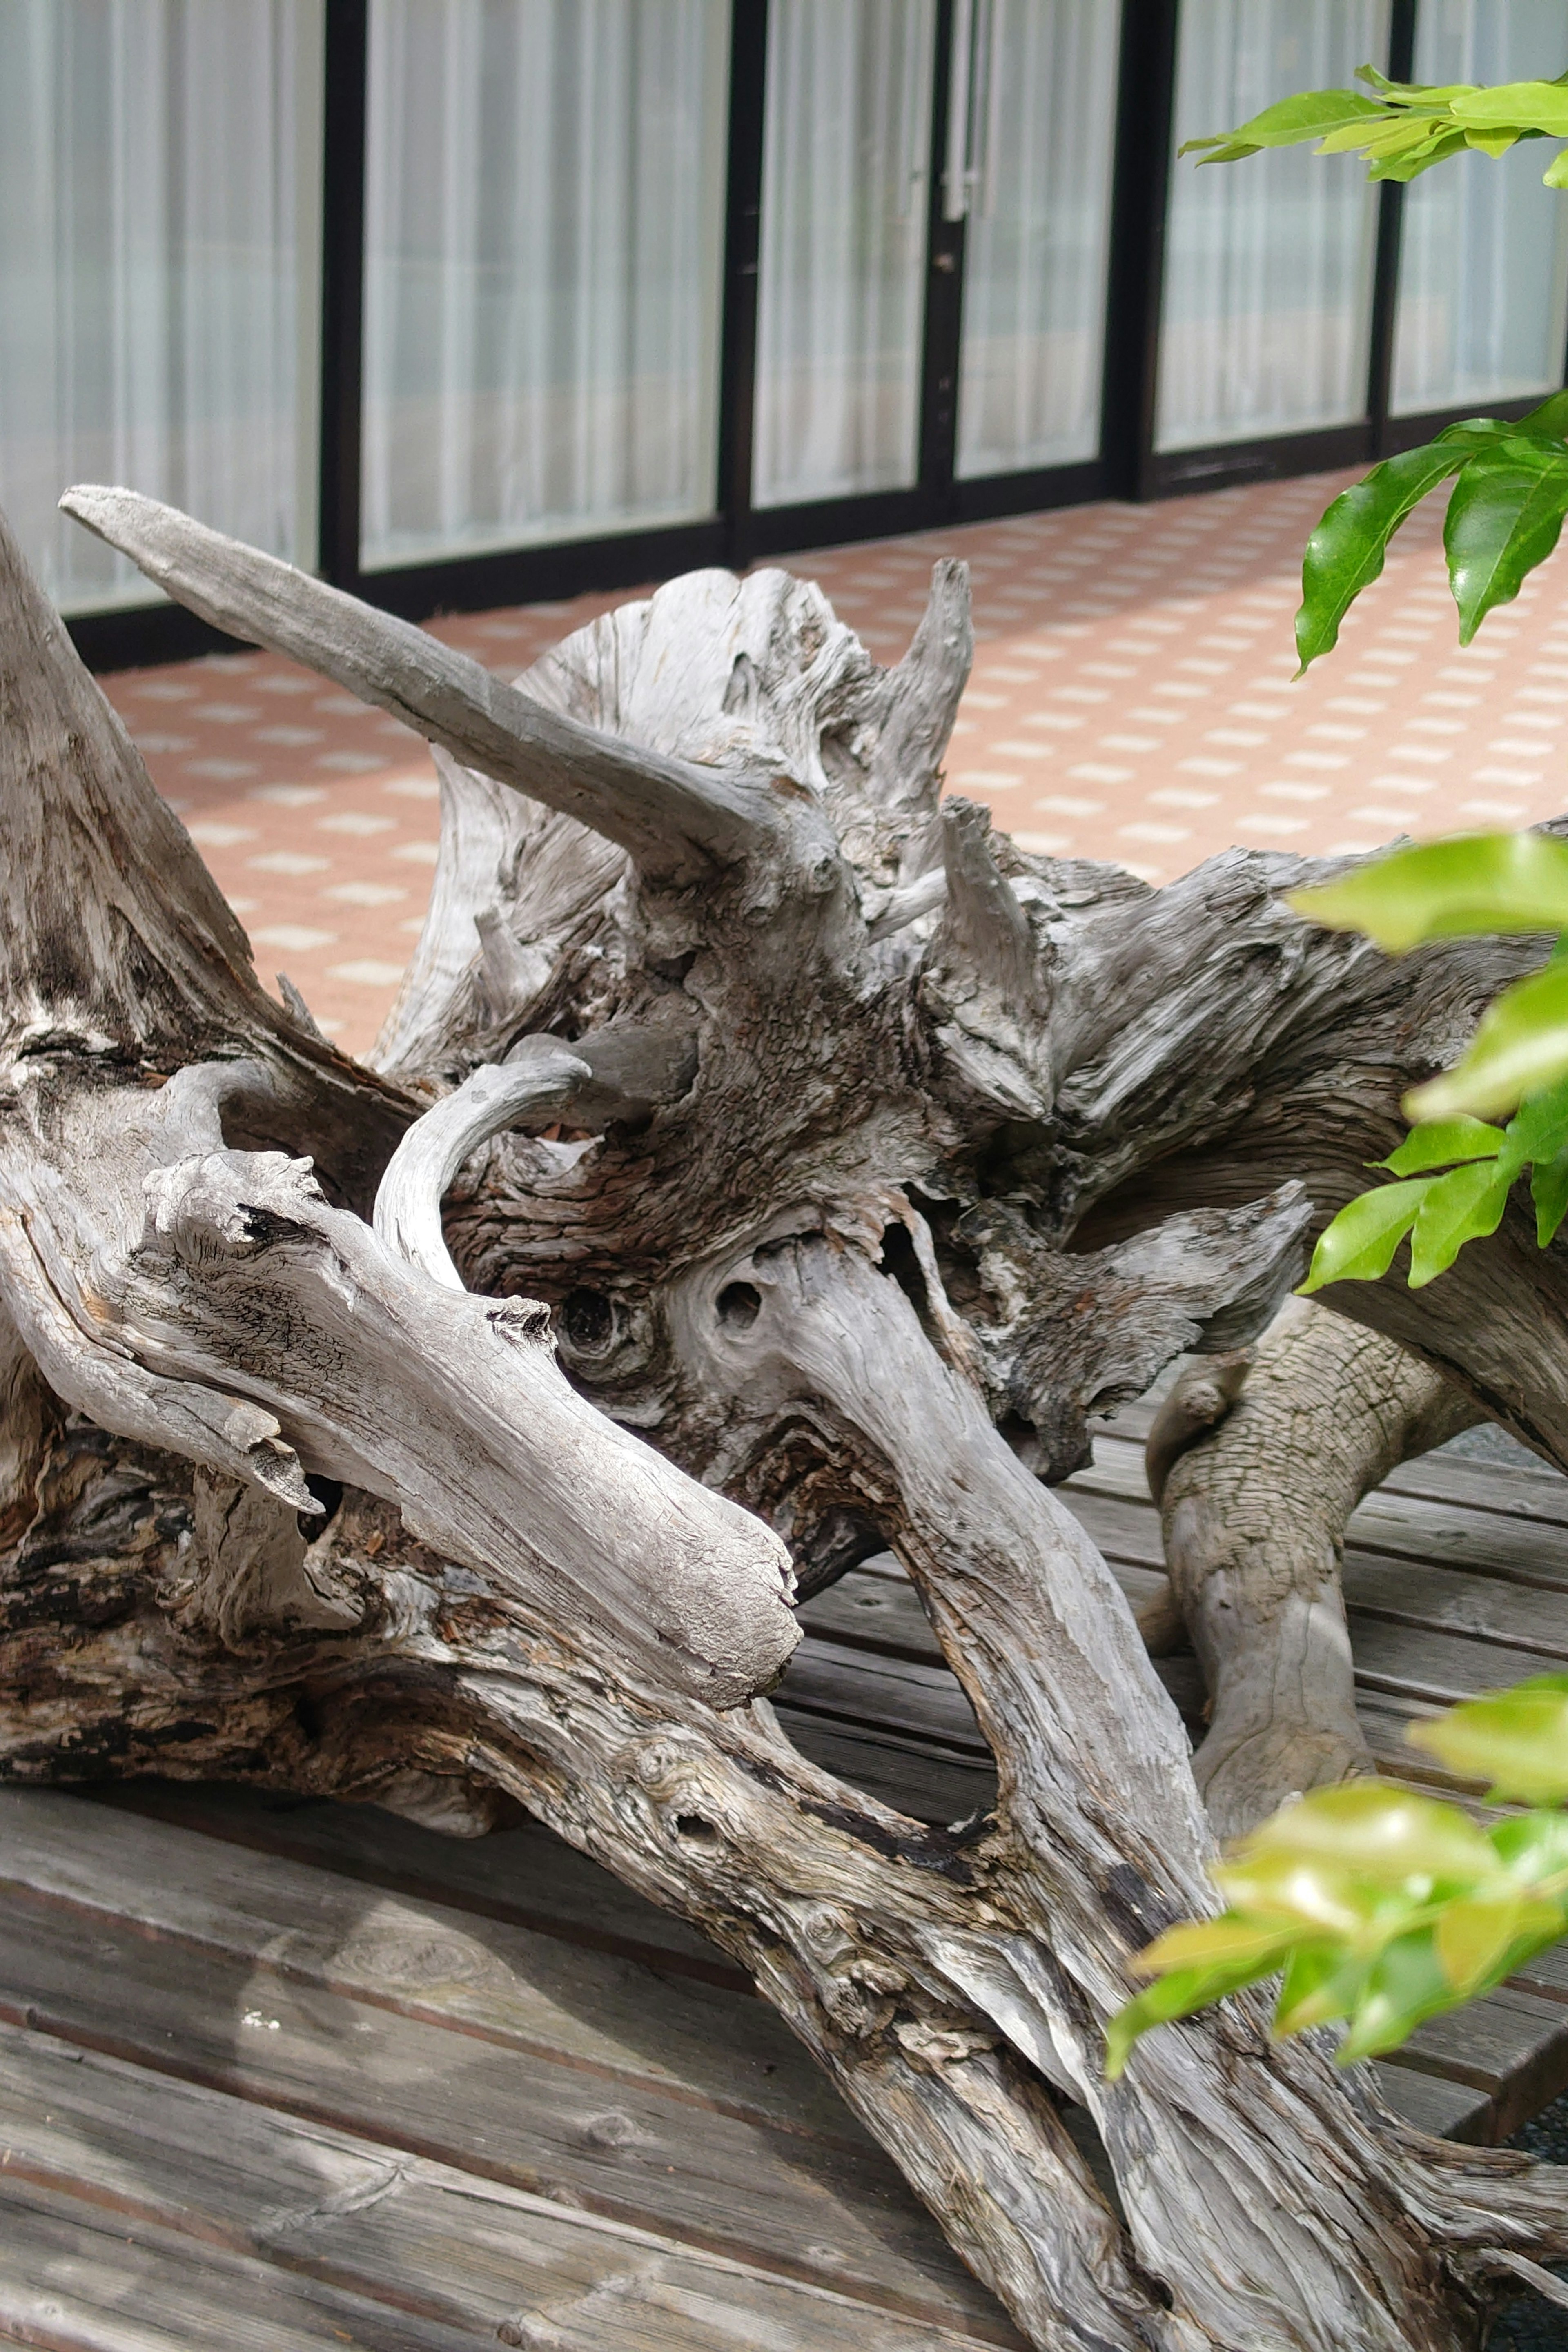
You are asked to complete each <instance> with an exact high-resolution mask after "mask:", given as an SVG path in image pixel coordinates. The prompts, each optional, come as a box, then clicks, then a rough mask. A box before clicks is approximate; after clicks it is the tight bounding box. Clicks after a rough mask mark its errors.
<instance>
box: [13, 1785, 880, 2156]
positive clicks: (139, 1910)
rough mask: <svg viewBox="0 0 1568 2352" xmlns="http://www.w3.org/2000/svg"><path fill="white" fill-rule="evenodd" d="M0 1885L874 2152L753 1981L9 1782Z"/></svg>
mask: <svg viewBox="0 0 1568 2352" xmlns="http://www.w3.org/2000/svg"><path fill="white" fill-rule="evenodd" d="M0 1893H5V1894H7V1895H11V1896H12V1897H13V1898H14V1899H16V1898H20V1899H26V1897H27V1896H28V1895H32V1896H35V1897H37V1896H41V1897H43V1898H45V1899H46V1900H47V1901H48V1902H49V1903H50V1904H51V1905H53V1906H56V1907H58V1908H60V1909H69V1910H73V1911H74V1912H75V1913H76V1915H77V1916H79V1918H80V1920H81V1922H82V1926H83V1930H84V1932H85V1933H88V1934H99V1933H112V1932H113V1927H114V1923H115V1922H123V1923H125V1924H127V1925H128V1926H131V1927H135V1928H137V1929H139V1930H140V1931H141V1932H142V1934H143V1935H144V1936H149V1937H158V1938H161V1939H172V1940H178V1941H179V1942H181V1943H183V1944H184V1945H185V1946H187V1947H188V1948H191V1949H193V1950H196V1951H214V1952H220V1953H223V1954H226V1956H228V1957H229V1958H236V1959H246V1960H251V1959H256V1958H261V1959H262V1960H263V1961H264V1964H265V1965H266V1966H267V1967H268V1968H269V1969H277V1970H279V1971H280V1972H281V1973H284V1974H286V1975H289V1976H292V1977H296V1978H298V1979H300V1981H302V1982H306V1983H311V1984H321V1985H323V1986H326V1987H328V1988H329V1989H331V1990H333V1991H336V1992H342V1993H346V1994H348V1995H350V1996H351V1997H352V1998H353V1999H355V2000H372V2001H376V2002H378V2003H380V2004H381V2005H382V2006H383V2007H384V2008H387V2009H390V2010H394V2011H397V2012H398V2013H399V2014H401V2015H405V2016H408V2017H415V2018H420V2019H423V2020H424V2021H425V2022H426V2023H427V2024H432V2025H441V2026H449V2027H453V2028H455V2029H457V2030H458V2031H460V2032H468V2033H470V2034H478V2035H481V2036H483V2037H485V2038H487V2039H489V2040H490V2041H493V2042H498V2043H500V2044H501V2045H502V2046H504V2047H513V2048H517V2049H521V2050H524V2051H529V2052H532V2053H536V2054H539V2055H541V2056H546V2057H553V2058H560V2059H564V2060H566V2061H567V2062H569V2063H571V2064H572V2065H574V2067H577V2068H579V2069H581V2070H584V2071H588V2072H592V2073H593V2074H597V2075H598V2076H599V2077H600V2078H601V2079H603V2080H604V2081H605V2082H616V2081H621V2080H624V2081H626V2082H627V2083H628V2084H636V2085H639V2086H645V2087H647V2088H650V2089H653V2090H656V2091H664V2092H668V2093H671V2094H672V2095H675V2096H676V2097H678V2098H679V2099H681V2100H684V2101H686V2102H689V2103H690V2104H692V2105H702V2106H710V2107H712V2108H713V2109H714V2110H715V2111H716V2112H718V2113H721V2114H725V2115H729V2116H735V2117H738V2118H740V2119H741V2120H742V2121H745V2122H749V2123H756V2124H761V2125H763V2126H768V2127H771V2128H773V2129H777V2130H784V2131H792V2132H805V2133H807V2134H816V2135H817V2136H819V2137H826V2138H828V2139H832V2140H834V2141H835V2142H836V2143H837V2145H838V2146H840V2147H847V2148H853V2149H857V2150H862V2151H868V2150H869V2149H870V2148H871V2147H872V2146H873V2143H872V2141H871V2139H870V2137H869V2136H868V2134H867V2133H866V2132H865V2131H863V2130H862V2128H861V2127H860V2126H859V2125H858V2124H856V2123H855V2122H854V2121H853V2119H852V2118H851V2117H850V2116H848V2114H847V2110H846V2108H845V2106H844V2104H843V2102H842V2100H841V2099H840V2098H839V2097H838V2096H837V2093H836V2092H835V2091H834V2090H833V2088H832V2086H831V2084H829V2083H828V2082H827V2081H826V2078H825V2077H824V2075H823V2074H822V2073H821V2070H820V2069H819V2068H818V2067H816V2066H815V2065H814V2064H813V2063H811V2061H810V2059H809V2058H808V2057H807V2056H806V2054H805V2051H804V2050H803V2049H802V2047H801V2045H800V2043H799V2042H798V2041H797V2040H796V2039H795V2035H794V2034H793V2033H791V2032H790V2030H789V2028H788V2026H787V2025H785V2023H784V2020H783V2018H781V2017H779V2016H778V2015H777V2014H776V2013H775V2012H774V2011H772V2010H770V2009H768V2008H766V2007H765V2006H764V2005H763V2004H761V2003H759V2002H758V2001H757V2000H755V1999H754V1998H753V1996H752V1990H751V1987H750V1984H749V1983H747V1982H745V1980H744V1979H742V1985H743V1988H744V1989H743V1990H729V1989H727V1988H724V1989H721V1988H719V1987H717V1986H712V1985H705V1984H699V1983H696V1982H694V1981H693V1980H692V1979H689V1978H679V1977H671V1978H658V1977H650V1973H649V1970H648V1969H647V1968H646V1967H645V1966H643V1965H641V1964H640V1963H638V1962H637V1961H635V1960H628V1959H624V1958H621V1957H620V1956H619V1955H616V1954H607V1953H600V1952H595V1951H584V1949H582V1948H581V1947H579V1946H577V1945H575V1944H572V1943H568V1942H564V1941H563V1940H562V1939H561V1938H560V1937H551V1936H545V1935H542V1934H540V1933H538V1932H537V1931H536V1930H532V1929H530V1928H525V1927H515V1926H512V1925H510V1924H505V1923H501V1922H499V1921H489V1920H487V1921H483V1922H480V1921H479V1920H476V1919H475V1918H474V1917H472V1916H470V1915H468V1914H466V1913H465V1912H463V1911H461V1910H459V1909H457V1908H454V1907H450V1906H446V1905H442V1904H437V1903H433V1902H429V1901H423V1900H416V1899H414V1898H412V1897H409V1896H405V1895H397V1894H393V1893H385V1892H378V1893H376V1894H375V1895H373V1896H370V1897H369V1898H368V1899H367V1894H366V1889H365V1887H364V1886H363V1885H362V1884H360V1883H357V1882H356V1881H354V1880H353V1879H349V1878H344V1877H341V1876H339V1875H338V1874H336V1873H333V1872H329V1871H324V1870H321V1869H319V1868H313V1867H311V1866H310V1865H309V1864H303V1863H299V1862H293V1861H289V1860H287V1859H285V1858H283V1857H281V1856H278V1855H273V1854H257V1853H246V1852H244V1851H243V1850H241V1849H239V1848H236V1847H233V1846H227V1845H225V1844H222V1843H219V1842H218V1841H217V1840H216V1839H214V1838H210V1837H202V1836H198V1835H197V1834H196V1833H195V1832H193V1831H190V1830H187V1829H183V1828H176V1827H173V1826H171V1825H169V1824H167V1823H163V1822H151V1821H147V1820H144V1819H139V1818H137V1817H136V1816H134V1815H131V1814H126V1813H122V1812H119V1811H111V1810H110V1808H109V1807H108V1806H101V1805H90V1804H84V1803H83V1802H82V1801H81V1800H80V1799H79V1797H73V1796H71V1795H69V1794H68V1793H66V1792H64V1791H60V1790H43V1789H37V1790H16V1789H11V1790H0Z"/></svg>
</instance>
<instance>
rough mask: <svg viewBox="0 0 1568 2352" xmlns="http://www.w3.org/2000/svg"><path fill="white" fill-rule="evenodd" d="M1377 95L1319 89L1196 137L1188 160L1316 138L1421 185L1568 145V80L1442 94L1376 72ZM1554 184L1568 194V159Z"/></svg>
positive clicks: (1558, 165) (1322, 150) (1371, 167)
mask: <svg viewBox="0 0 1568 2352" xmlns="http://www.w3.org/2000/svg"><path fill="white" fill-rule="evenodd" d="M1356 79H1357V80H1358V81H1363V82H1365V83H1366V84H1367V85H1368V87H1369V88H1370V89H1373V91H1374V92H1375V93H1376V95H1375V96H1374V97H1371V98H1368V97H1365V96H1363V93H1362V92H1361V91H1360V90H1355V89H1311V90H1302V91H1300V92H1298V94H1297V95H1296V96H1295V97H1294V98H1286V99H1281V100H1280V101H1279V104H1278V105H1277V106H1267V107H1265V108H1264V110H1263V112H1262V113H1261V114H1256V115H1254V116H1253V118H1252V121H1250V122H1244V123H1243V124H1242V125H1241V128H1240V129H1239V130H1238V131H1226V132H1224V133H1222V134H1221V135H1220V136H1219V137H1217V138H1213V139H1189V140H1188V142H1187V143H1186V145H1185V146H1184V148H1183V149H1182V151H1181V152H1182V153H1183V154H1184V155H1190V154H1196V155H1198V156H1199V157H1200V158H1201V160H1202V161H1203V162H1204V163H1239V162H1240V160H1241V159H1242V157H1243V156H1246V155H1256V154H1257V153H1258V150H1259V149H1260V148H1263V147H1299V146H1300V145H1301V143H1302V142H1303V141H1305V140H1309V139H1315V140H1316V141H1317V142H1319V145H1318V152H1319V154H1320V155H1363V156H1364V157H1365V158H1366V164H1367V176H1368V178H1369V179H1373V180H1414V179H1415V177H1416V175H1417V173H1421V172H1427V171H1430V170H1431V168H1432V166H1433V164H1434V163H1443V162H1444V161H1445V160H1446V158H1447V157H1448V156H1450V155H1460V154H1463V153H1464V152H1465V151H1466V149H1467V148H1477V149H1479V151H1480V152H1481V153H1482V154H1486V155H1494V156H1495V155H1503V154H1506V153H1507V152H1508V150H1509V149H1510V147H1512V146H1515V145H1516V144H1517V143H1518V142H1519V141H1520V140H1521V139H1568V75H1564V76H1563V80H1561V81H1514V82H1501V83H1498V84H1495V85H1494V86H1493V87H1492V88H1490V89H1484V88H1478V87H1477V86H1476V85H1475V84H1474V83H1469V82H1453V83H1449V84H1447V86H1446V87H1443V88H1438V87H1437V86H1436V85H1435V84H1428V83H1422V82H1402V81H1390V80H1389V79H1388V78H1387V76H1386V75H1384V74H1381V73H1379V72H1378V70H1377V68H1376V67H1375V66H1363V67H1361V68H1360V69H1359V71H1358V72H1357V75H1356ZM1545 178H1546V184H1547V186H1548V187H1552V188H1561V187H1564V186H1568V156H1563V155H1558V156H1557V157H1555V158H1554V159H1553V161H1552V163H1551V164H1550V165H1549V166H1548V168H1547V171H1546V173H1545Z"/></svg>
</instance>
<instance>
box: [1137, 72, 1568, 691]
mask: <svg viewBox="0 0 1568 2352" xmlns="http://www.w3.org/2000/svg"><path fill="white" fill-rule="evenodd" d="M1358 79H1360V80H1362V81H1364V82H1366V83H1367V84H1368V85H1369V87H1370V89H1372V91H1373V93H1374V95H1373V96H1371V97H1368V96H1366V95H1364V94H1363V92H1361V91H1360V90H1353V89H1315V90H1304V91H1300V92H1299V93H1298V94H1297V95H1296V96H1295V97H1294V98H1287V99H1282V100H1280V101H1279V104H1278V105H1277V106H1269V107H1266V108H1265V109H1264V110H1263V112H1262V113H1261V114H1259V115H1255V116H1254V118H1253V120H1252V121H1250V122H1244V123H1243V124H1242V125H1241V128H1240V129H1239V130H1237V131H1227V132H1226V133H1224V134H1223V135H1221V136H1219V137H1215V138H1212V139H1191V140H1189V141H1188V142H1187V144H1186V145H1185V146H1184V148H1183V150H1182V152H1183V154H1184V155H1185V154H1191V153H1196V154H1197V155H1198V157H1199V159H1200V161H1201V162H1202V163H1237V162H1239V161H1240V160H1241V158H1242V157H1244V156H1247V155H1256V154H1257V153H1258V151H1259V150H1260V149H1262V148H1266V147H1294V146H1299V145H1300V144H1301V143H1302V142H1304V141H1307V140H1315V141H1316V142H1317V151H1318V152H1319V154H1320V155H1345V154H1357V155H1362V156H1364V157H1365V159H1366V163H1367V170H1368V173H1369V176H1370V177H1371V178H1373V179H1374V180H1413V179H1414V178H1415V176H1416V174H1417V173H1420V172H1426V171H1429V170H1430V169H1431V167H1432V165H1433V164H1434V163H1442V162H1443V161H1444V160H1445V158H1446V157H1447V156H1450V155H1458V154H1463V153H1465V152H1467V151H1468V150H1470V149H1479V151H1480V152H1483V153H1485V154H1488V155H1493V156H1496V155H1501V154H1503V153H1505V152H1507V150H1508V149H1509V148H1510V147H1512V146H1514V145H1515V144H1517V142H1519V141H1520V140H1521V139H1564V138H1568V75H1564V76H1563V79H1562V80H1561V81H1521V82H1508V83H1502V84H1499V85H1498V86H1496V87H1495V88H1492V89H1485V88H1481V87H1479V86H1477V85H1475V84H1471V83H1455V84H1452V85H1449V86H1447V87H1445V88H1441V89H1439V88H1437V87H1436V86H1427V85H1425V84H1422V83H1416V82H1392V81H1389V80H1388V79H1386V77H1385V76H1384V75H1383V74H1380V73H1378V72H1377V71H1376V69H1375V68H1373V67H1372V66H1363V67H1362V68H1361V71H1360V74H1359V76H1358ZM1546 181H1547V184H1548V185H1549V186H1551V187H1568V150H1564V151H1563V152H1561V153H1560V154H1558V155H1557V156H1556V157H1555V158H1554V159H1553V161H1552V164H1551V166H1550V168H1549V169H1548V171H1547V173H1546ZM1565 434H1568V394H1561V393H1560V394H1555V395H1554V396H1553V397H1552V399H1551V400H1548V401H1545V402H1544V403H1543V404H1542V406H1541V407H1539V408H1538V409H1536V410H1535V412H1534V413H1533V415H1530V416H1527V417H1524V418H1522V419H1521V421H1520V422H1519V423H1518V424H1509V423H1505V422H1503V421H1502V420H1500V419H1499V418H1496V417H1476V418H1473V419H1472V420H1471V421H1470V422H1469V423H1468V424H1464V425H1450V426H1449V428H1448V429H1447V432H1444V433H1440V434H1439V435H1438V436H1437V438H1436V440H1435V441H1432V442H1428V443H1427V444H1426V446H1424V447H1422V448H1419V449H1407V450H1405V451H1404V452H1403V453H1402V454H1401V455H1400V456H1398V457H1390V458H1388V459H1386V460H1385V461H1384V464H1383V465H1381V466H1374V467H1373V470H1372V472H1371V473H1370V474H1369V475H1368V476H1367V477H1366V478H1365V480H1364V481H1362V482H1357V483H1355V484H1354V485H1353V486H1352V488H1350V489H1348V490H1346V491H1345V492H1344V493H1343V495H1342V497H1340V498H1337V499H1335V500H1334V502H1333V504H1332V506H1331V507H1330V509H1328V512H1327V513H1326V514H1325V515H1324V517H1323V519H1322V520H1321V522H1320V523H1319V525H1318V528H1317V530H1315V531H1314V532H1313V533H1312V536H1311V539H1310V541H1309V542H1308V546H1307V555H1306V562H1305V563H1304V565H1303V567H1302V591H1303V593H1302V601H1301V609H1300V613H1299V614H1297V616H1296V650H1297V653H1298V655H1299V656H1300V663H1301V667H1302V668H1303V669H1306V668H1307V667H1309V665H1310V663H1312V662H1314V661H1316V660H1317V658H1318V656H1319V655H1320V654H1325V653H1327V652H1328V651H1329V649H1330V648H1331V646H1333V645H1334V644H1335V643H1336V642H1337V640H1338V637H1339V631H1340V624H1341V622H1342V620H1343V618H1344V616H1345V614H1346V613H1347V612H1348V610H1349V609H1350V606H1351V605H1352V603H1353V602H1354V600H1355V598H1356V597H1357V596H1359V595H1360V593H1361V592H1362V590H1363V588H1365V587H1366V586H1368V585H1369V583H1371V582H1372V581H1373V580H1375V579H1376V578H1377V577H1378V575H1379V573H1380V572H1382V570H1383V564H1384V555H1385V554H1386V552H1387V549H1388V542H1389V541H1390V539H1391V538H1392V537H1393V535H1394V532H1395V531H1396V530H1398V529H1399V526H1400V524H1401V523H1402V522H1403V521H1404V520H1405V517H1406V515H1408V514H1409V513H1410V512H1411V511H1412V509H1414V508H1415V507H1417V506H1419V504H1420V503H1421V500H1422V499H1424V498H1426V496H1427V495H1428V494H1429V493H1430V492H1431V491H1433V490H1435V489H1436V488H1439V486H1440V485H1441V484H1442V483H1444V482H1446V481H1447V480H1449V479H1450V478H1455V479H1454V488H1453V491H1452V494H1451V496H1450V498H1449V500H1448V512H1447V520H1446V523H1445V527H1444V546H1445V548H1446V550H1447V559H1448V580H1449V584H1450V585H1451V587H1452V589H1453V592H1454V601H1455V603H1456V604H1458V608H1459V642H1460V643H1461V645H1467V646H1468V644H1469V642H1470V640H1471V638H1472V637H1473V636H1474V635H1475V634H1476V631H1477V630H1478V629H1479V626H1480V625H1481V623H1482V621H1484V620H1485V618H1486V616H1487V614H1489V612H1491V611H1493V610H1494V609H1495V607H1496V606H1497V605H1499V604H1508V603H1510V601H1511V600H1512V598H1514V597H1515V596H1517V595H1518V593H1519V589H1520V583H1521V581H1522V580H1523V579H1524V577H1525V575H1526V574H1527V573H1528V572H1532V571H1533V570H1534V569H1535V566H1536V565H1537V564H1538V563H1541V562H1544V561H1545V559H1546V557H1547V556H1549V555H1550V554H1551V553H1552V550H1553V549H1554V548H1555V547H1556V545H1557V541H1558V538H1559V535H1560V533H1561V531H1562V529H1563V518H1564V516H1565V515H1568V440H1565V439H1564V435H1565Z"/></svg>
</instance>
